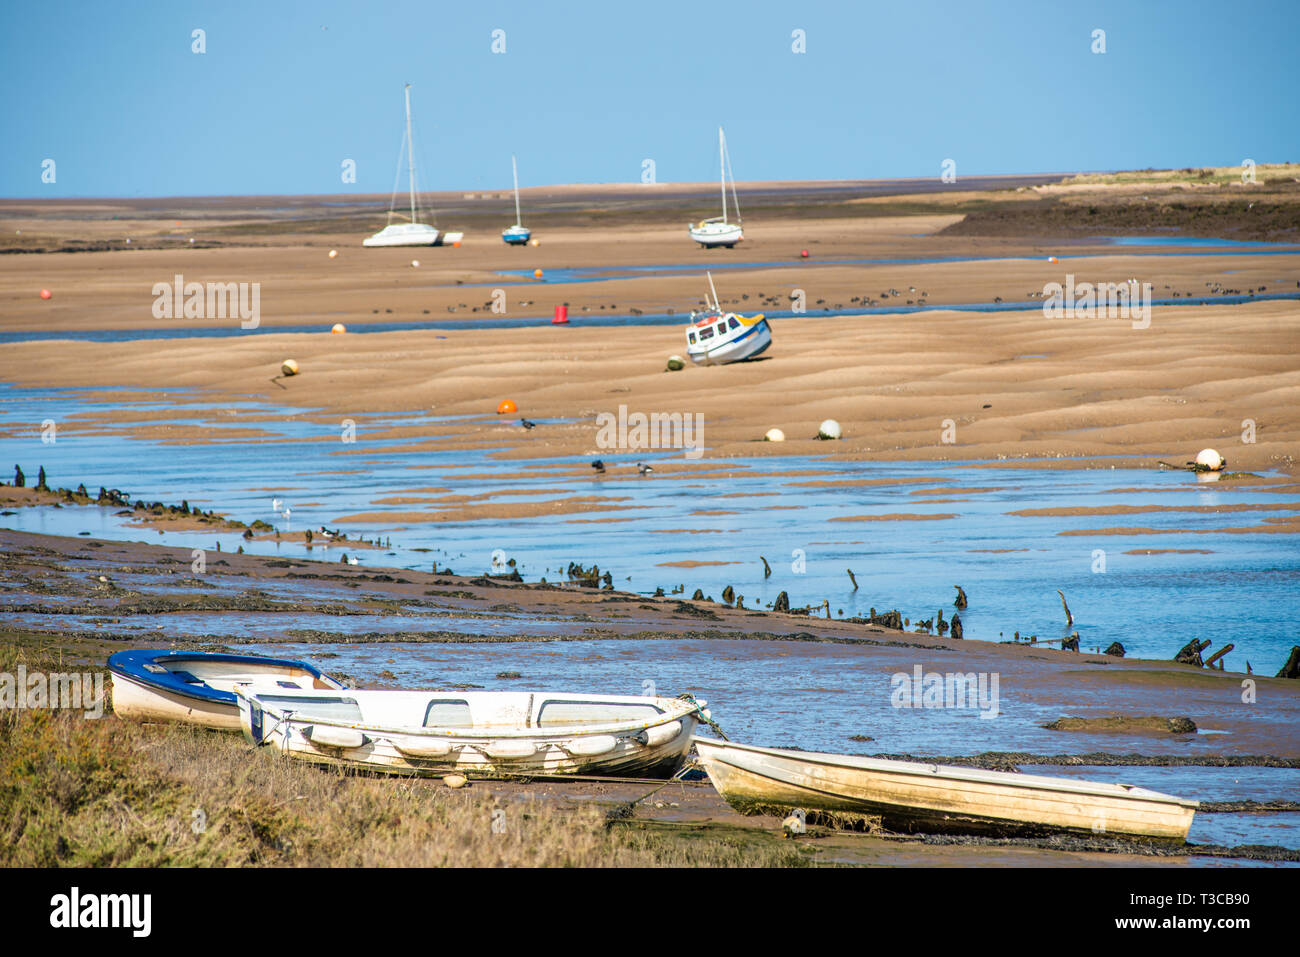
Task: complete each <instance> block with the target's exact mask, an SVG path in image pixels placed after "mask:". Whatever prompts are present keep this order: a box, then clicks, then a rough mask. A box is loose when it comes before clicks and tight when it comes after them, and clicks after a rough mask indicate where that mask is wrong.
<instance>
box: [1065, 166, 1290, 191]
mask: <svg viewBox="0 0 1300 957" xmlns="http://www.w3.org/2000/svg"><path fill="white" fill-rule="evenodd" d="M1241 173H1242V168H1241V167H1240V166H1214V167H1188V168H1186V169H1137V170H1124V171H1122V172H1118V173H1081V174H1079V175H1078V176H1071V177H1069V178H1067V179H1065V180H1064V181H1063V182H1062V184H1061V185H1063V186H1088V185H1099V184H1100V185H1106V184H1112V185H1152V186H1173V185H1178V184H1184V185H1196V186H1210V185H1213V186H1227V185H1230V184H1232V183H1240V182H1241ZM1297 178H1300V165H1297V164H1294V163H1259V164H1257V165H1256V166H1255V180H1256V182H1257V183H1258V184H1265V183H1275V182H1276V183H1282V182H1291V181H1293V180H1295V179H1297Z"/></svg>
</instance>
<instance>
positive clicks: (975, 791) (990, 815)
mask: <svg viewBox="0 0 1300 957" xmlns="http://www.w3.org/2000/svg"><path fill="white" fill-rule="evenodd" d="M695 747H696V750H697V751H698V753H699V755H700V760H701V761H703V763H704V767H705V770H706V771H707V772H708V775H709V780H710V781H712V782H713V786H714V787H715V788H716V789H717V790H718V793H719V794H721V795H722V797H723V798H725V799H726V801H727V803H729V804H731V805H732V806H733V807H736V808H737V809H739V810H749V811H754V810H758V811H762V810H766V809H767V808H769V807H782V808H803V809H805V810H814V809H815V810H822V811H839V812H849V813H857V814H866V815H880V816H881V818H882V820H883V823H884V825H885V826H886V827H888V828H890V829H891V830H898V831H904V832H912V831H917V832H957V833H995V834H1007V833H1040V832H1051V831H1072V832H1076V833H1084V834H1111V835H1122V836H1128V837H1144V838H1159V839H1167V840H1184V839H1186V837H1187V830H1188V828H1189V827H1190V826H1191V823H1192V817H1193V815H1194V814H1195V813H1196V808H1197V807H1198V804H1197V802H1195V801H1185V800H1182V799H1181V798H1176V797H1173V796H1171V795H1168V794H1160V793H1158V792H1156V791H1148V790H1146V789H1145V788H1138V787H1130V786H1129V785H1124V784H1103V783H1098V782H1092V781H1076V780H1072V779H1069V778H1053V777H1045V776H1041V775H1032V774H1015V773H1009V772H1003V771H984V770H980V769H977V768H957V767H943V766H940V765H934V764H919V763H914V762H910V761H886V760H880V759H877V758H861V757H854V756H851V755H844V754H821V753H817V752H811V751H782V750H778V749H775V748H759V747H755V746H752V745H744V744H737V743H735V742H731V741H718V740H714V739H712V738H699V737H697V738H696V739H695Z"/></svg>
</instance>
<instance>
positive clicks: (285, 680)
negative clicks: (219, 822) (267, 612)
mask: <svg viewBox="0 0 1300 957" xmlns="http://www.w3.org/2000/svg"><path fill="white" fill-rule="evenodd" d="M108 667H109V678H110V682H111V686H112V691H113V713H114V714H116V715H117V716H118V717H119V718H124V719H126V720H128V721H158V722H170V721H174V722H180V723H182V724H193V725H198V726H200V727H204V728H215V729H218V730H222V731H238V730H239V705H238V703H237V701H236V699H235V694H234V690H233V689H234V687H235V685H236V684H244V685H247V686H248V687H250V688H251V687H258V688H279V687H283V686H284V685H285V684H288V685H290V686H293V687H296V688H302V689H309V688H315V689H321V690H331V691H334V690H339V689H341V688H342V687H343V686H342V685H341V684H340V683H339V682H337V681H335V680H334V679H333V678H331V677H330V676H329V675H326V674H322V673H321V672H320V671H318V670H317V669H316V668H314V667H313V666H312V665H310V664H308V663H306V662H301V661H291V660H287V659H279V658H264V657H261V656H257V655H225V654H208V653H203V652H168V651H162V650H134V651H123V652H118V653H117V654H114V655H113V656H111V657H110V658H109V660H108ZM178 672H179V673H181V674H184V675H185V676H186V677H187V678H190V677H192V678H195V679H198V680H197V681H194V682H190V681H187V680H179V679H178V678H177V677H176V675H177V673H178Z"/></svg>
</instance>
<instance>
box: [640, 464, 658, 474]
mask: <svg viewBox="0 0 1300 957" xmlns="http://www.w3.org/2000/svg"><path fill="white" fill-rule="evenodd" d="M636 468H637V471H638V472H640V473H641V474H642V475H645V474H646V473H647V472H653V471H654V468H653V466H649V465H646V464H644V463H642V462H637V463H636Z"/></svg>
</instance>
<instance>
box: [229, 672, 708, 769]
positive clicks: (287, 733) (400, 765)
mask: <svg viewBox="0 0 1300 957" xmlns="http://www.w3.org/2000/svg"><path fill="white" fill-rule="evenodd" d="M237 694H238V693H237ZM238 697H239V717H240V726H241V727H242V729H243V731H244V734H245V736H246V737H247V738H248V740H250V741H251V742H253V743H254V744H267V745H270V746H272V747H274V748H275V749H276V750H278V751H281V752H283V753H285V754H288V755H290V756H291V757H294V758H298V759H301V760H305V761H309V762H313V763H318V764H334V765H344V766H350V767H364V768H367V769H371V770H375V771H382V772H389V773H394V774H408V775H409V774H415V775H422V776H442V775H445V774H449V773H451V772H453V771H454V772H456V773H459V774H465V775H467V776H474V775H478V776H482V777H493V776H503V775H504V776H518V775H524V776H527V775H570V774H581V775H606V776H608V775H619V776H631V777H658V778H666V777H669V776H671V775H672V774H673V773H675V772H676V771H677V770H678V769H679V768H680V767H681V765H682V763H683V762H684V761H685V759H686V754H687V752H688V751H689V750H690V746H691V738H692V734H693V731H694V728H695V725H696V721H697V713H698V711H699V709H700V708H702V707H703V703H702V702H701V703H694V702H687V701H683V700H681V699H677V698H650V697H631V696H608V695H586V694H543V693H520V692H499V691H478V692H468V693H466V692H459V693H458V692H430V691H347V692H340V693H339V694H338V695H330V696H322V695H319V694H317V695H312V694H303V695H293V694H285V695H276V694H257V693H250V694H246V695H238ZM326 700H328V701H331V702H334V703H333V704H331V705H322V704H319V703H317V704H313V703H312V702H313V701H316V702H321V701H326ZM299 702H301V703H299ZM339 702H347V703H350V705H351V706H353V707H354V709H355V714H354V716H353V718H351V719H349V718H348V717H347V716H346V715H342V711H341V708H342V707H343V705H340V704H339ZM461 706H463V707H464V709H465V713H466V714H467V715H470V716H471V718H470V719H467V720H465V721H462V722H459V723H454V724H442V725H440V724H438V723H437V721H436V720H434V719H432V718H430V717H428V716H429V715H431V714H433V713H434V712H433V709H434V708H441V709H444V710H443V711H440V712H438V713H439V714H441V715H444V716H445V715H446V714H447V713H449V711H448V710H446V709H453V710H454V708H460V707H461ZM552 706H556V707H558V708H560V709H568V711H569V712H570V713H576V714H577V715H578V716H577V717H575V718H574V719H573V720H571V721H567V722H563V721H562V722H559V723H556V722H553V721H548V720H547V717H546V715H547V709H548V708H550V707H552ZM313 707H315V708H317V709H318V711H317V712H316V713H315V714H313V713H312V708H313ZM331 709H332V711H333V713H332V714H328V713H326V712H327V711H330V710H331ZM584 710H585V711H586V712H589V713H590V714H591V715H593V716H595V718H596V720H593V721H590V722H588V721H586V720H585V719H584V718H583V717H582V714H583V713H584ZM341 715H342V716H341ZM356 715H360V720H356V717H355V716H356ZM602 715H604V716H605V717H607V718H612V719H613V720H603V719H601V716H602ZM629 715H632V716H634V717H632V718H631V719H629ZM431 720H434V723H432V724H429V723H426V722H427V721H431Z"/></svg>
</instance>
